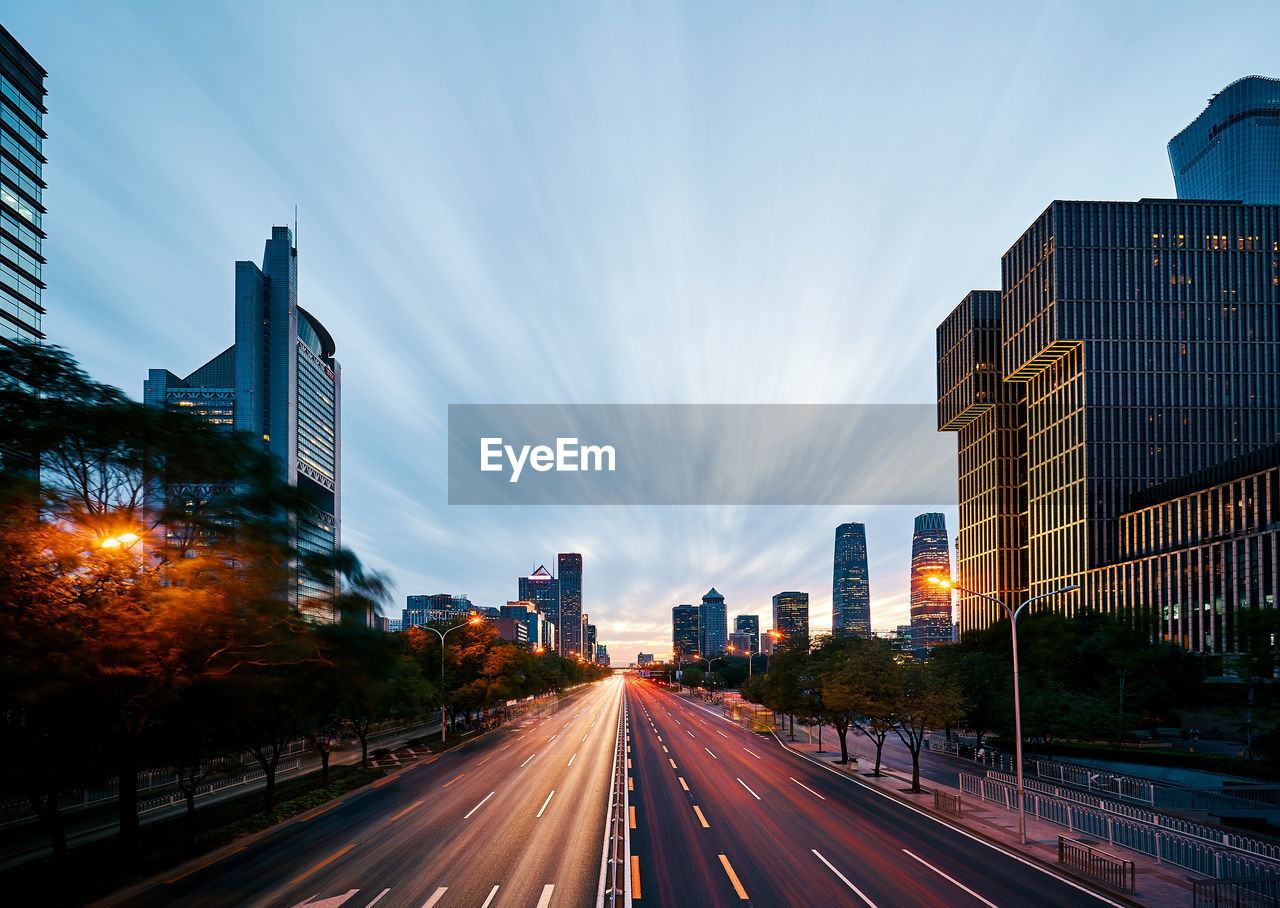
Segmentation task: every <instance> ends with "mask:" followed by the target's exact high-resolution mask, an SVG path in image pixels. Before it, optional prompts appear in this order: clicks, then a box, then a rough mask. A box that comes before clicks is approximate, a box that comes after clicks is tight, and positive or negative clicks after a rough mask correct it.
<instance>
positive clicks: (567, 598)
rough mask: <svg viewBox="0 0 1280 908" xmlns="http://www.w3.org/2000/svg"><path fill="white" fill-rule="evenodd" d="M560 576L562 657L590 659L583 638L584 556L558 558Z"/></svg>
mask: <svg viewBox="0 0 1280 908" xmlns="http://www.w3.org/2000/svg"><path fill="white" fill-rule="evenodd" d="M556 560H557V562H558V570H559V574H560V616H561V618H562V620H563V625H562V626H561V628H560V631H561V641H562V647H563V648H562V649H561V655H565V656H567V655H570V654H571V653H577V654H578V655H579V656H581V657H582V658H584V659H588V658H589V657H588V656H587V649H586V641H585V640H583V638H582V556H581V555H579V554H578V553H576V552H569V553H565V554H561V555H559V556H557V559H556Z"/></svg>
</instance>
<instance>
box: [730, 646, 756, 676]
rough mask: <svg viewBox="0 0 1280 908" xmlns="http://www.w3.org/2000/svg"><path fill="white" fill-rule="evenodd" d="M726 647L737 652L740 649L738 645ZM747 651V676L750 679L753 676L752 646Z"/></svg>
mask: <svg viewBox="0 0 1280 908" xmlns="http://www.w3.org/2000/svg"><path fill="white" fill-rule="evenodd" d="M726 649H728V650H729V652H731V653H736V652H737V651H738V648H737V647H736V646H730V647H726ZM746 652H747V678H748V679H749V678H750V677H751V648H750V647H748V648H747V650H746Z"/></svg>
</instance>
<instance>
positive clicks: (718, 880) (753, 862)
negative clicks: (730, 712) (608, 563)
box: [626, 679, 1117, 908]
mask: <svg viewBox="0 0 1280 908" xmlns="http://www.w3.org/2000/svg"><path fill="white" fill-rule="evenodd" d="M626 693H627V698H628V702H629V704H630V714H631V751H632V752H631V755H630V756H631V764H632V766H631V775H632V779H631V785H632V790H631V792H630V804H631V807H632V809H633V810H634V817H633V818H630V820H631V824H632V829H631V855H632V898H633V899H634V902H635V904H636V905H639V906H644V905H676V906H681V905H699V906H703V905H742V904H751V905H768V906H775V905H777V906H782V905H797V906H813V905H853V906H870V908H889V906H926V905H938V906H948V908H953V906H983V905H985V906H988V908H1020V906H1026V905H1035V906H1037V908H1050V906H1067V905H1070V906H1077V905H1084V906H1094V908H1096V906H1101V905H1106V904H1117V903H1116V902H1113V901H1111V900H1109V899H1107V898H1106V897H1104V896H1101V895H1097V894H1095V893H1093V892H1092V891H1091V890H1089V889H1087V888H1084V887H1083V886H1081V885H1078V884H1077V883H1075V882H1073V881H1068V880H1066V879H1064V878H1062V877H1059V876H1057V875H1055V874H1052V873H1050V872H1048V871H1046V870H1044V869H1042V868H1041V867H1040V866H1039V865H1034V864H1031V863H1029V862H1026V861H1023V860H1022V859H1021V858H1018V857H1015V856H1013V855H1011V854H1008V853H1006V852H1004V851H1001V850H999V849H997V848H994V847H992V846H991V845H989V844H987V843H985V842H983V841H981V840H979V839H977V838H974V837H972V836H969V835H967V834H965V833H963V832H960V831H958V830H956V829H954V828H952V827H950V826H947V825H946V824H944V823H941V822H939V821H937V820H935V819H933V818H932V817H930V816H928V815H926V814H924V813H922V812H920V811H917V810H914V809H913V808H911V807H909V806H905V805H903V804H901V803H900V802H898V801H896V800H894V799H892V798H890V797H888V796H886V795H884V794H881V793H879V792H877V791H875V790H873V789H870V788H868V787H866V786H863V785H861V784H859V783H858V782H856V781H854V780H851V779H849V778H848V777H846V776H844V775H842V774H840V773H837V772H835V771H834V770H831V769H829V768H826V767H824V766H822V765H820V764H818V763H814V762H811V761H809V760H806V759H804V758H802V757H800V756H797V755H796V754H794V753H793V752H791V751H788V750H786V749H785V748H783V747H782V746H781V745H780V744H779V743H778V742H777V741H776V740H775V739H774V738H773V737H772V736H761V735H758V734H753V733H751V732H749V731H747V730H745V729H742V728H740V727H738V726H737V725H735V724H733V723H732V722H729V721H727V720H725V719H723V718H722V717H721V716H720V715H719V713H718V712H716V711H713V710H711V709H708V708H706V707H704V706H702V705H701V704H699V703H698V702H697V701H691V700H688V699H684V698H681V697H678V696H675V695H674V694H672V693H671V692H669V691H667V690H664V689H662V688H659V687H657V686H656V685H653V684H650V683H648V682H646V681H642V680H639V679H629V680H628V681H627V682H626Z"/></svg>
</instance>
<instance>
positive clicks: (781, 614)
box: [773, 592, 809, 640]
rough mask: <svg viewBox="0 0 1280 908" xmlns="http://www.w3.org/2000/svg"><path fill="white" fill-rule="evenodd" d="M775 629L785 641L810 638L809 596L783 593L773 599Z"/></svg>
mask: <svg viewBox="0 0 1280 908" xmlns="http://www.w3.org/2000/svg"><path fill="white" fill-rule="evenodd" d="M773 629H774V630H775V631H777V632H778V633H780V634H781V635H782V638H783V639H784V640H791V639H793V638H797V637H806V638H807V637H808V636H809V594H808V593H797V592H783V593H779V594H778V595H776V596H774V597H773Z"/></svg>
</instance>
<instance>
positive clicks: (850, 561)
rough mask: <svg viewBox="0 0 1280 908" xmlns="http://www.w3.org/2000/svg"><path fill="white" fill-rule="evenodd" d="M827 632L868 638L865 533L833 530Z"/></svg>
mask: <svg viewBox="0 0 1280 908" xmlns="http://www.w3.org/2000/svg"><path fill="white" fill-rule="evenodd" d="M831 632H832V633H833V634H839V633H850V634H857V635H858V636H859V637H870V636H871V585H870V582H869V581H868V577H867V529H866V527H865V526H864V525H863V524H861V523H842V524H840V526H838V527H836V554H835V576H834V579H833V580H832V583H831Z"/></svg>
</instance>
